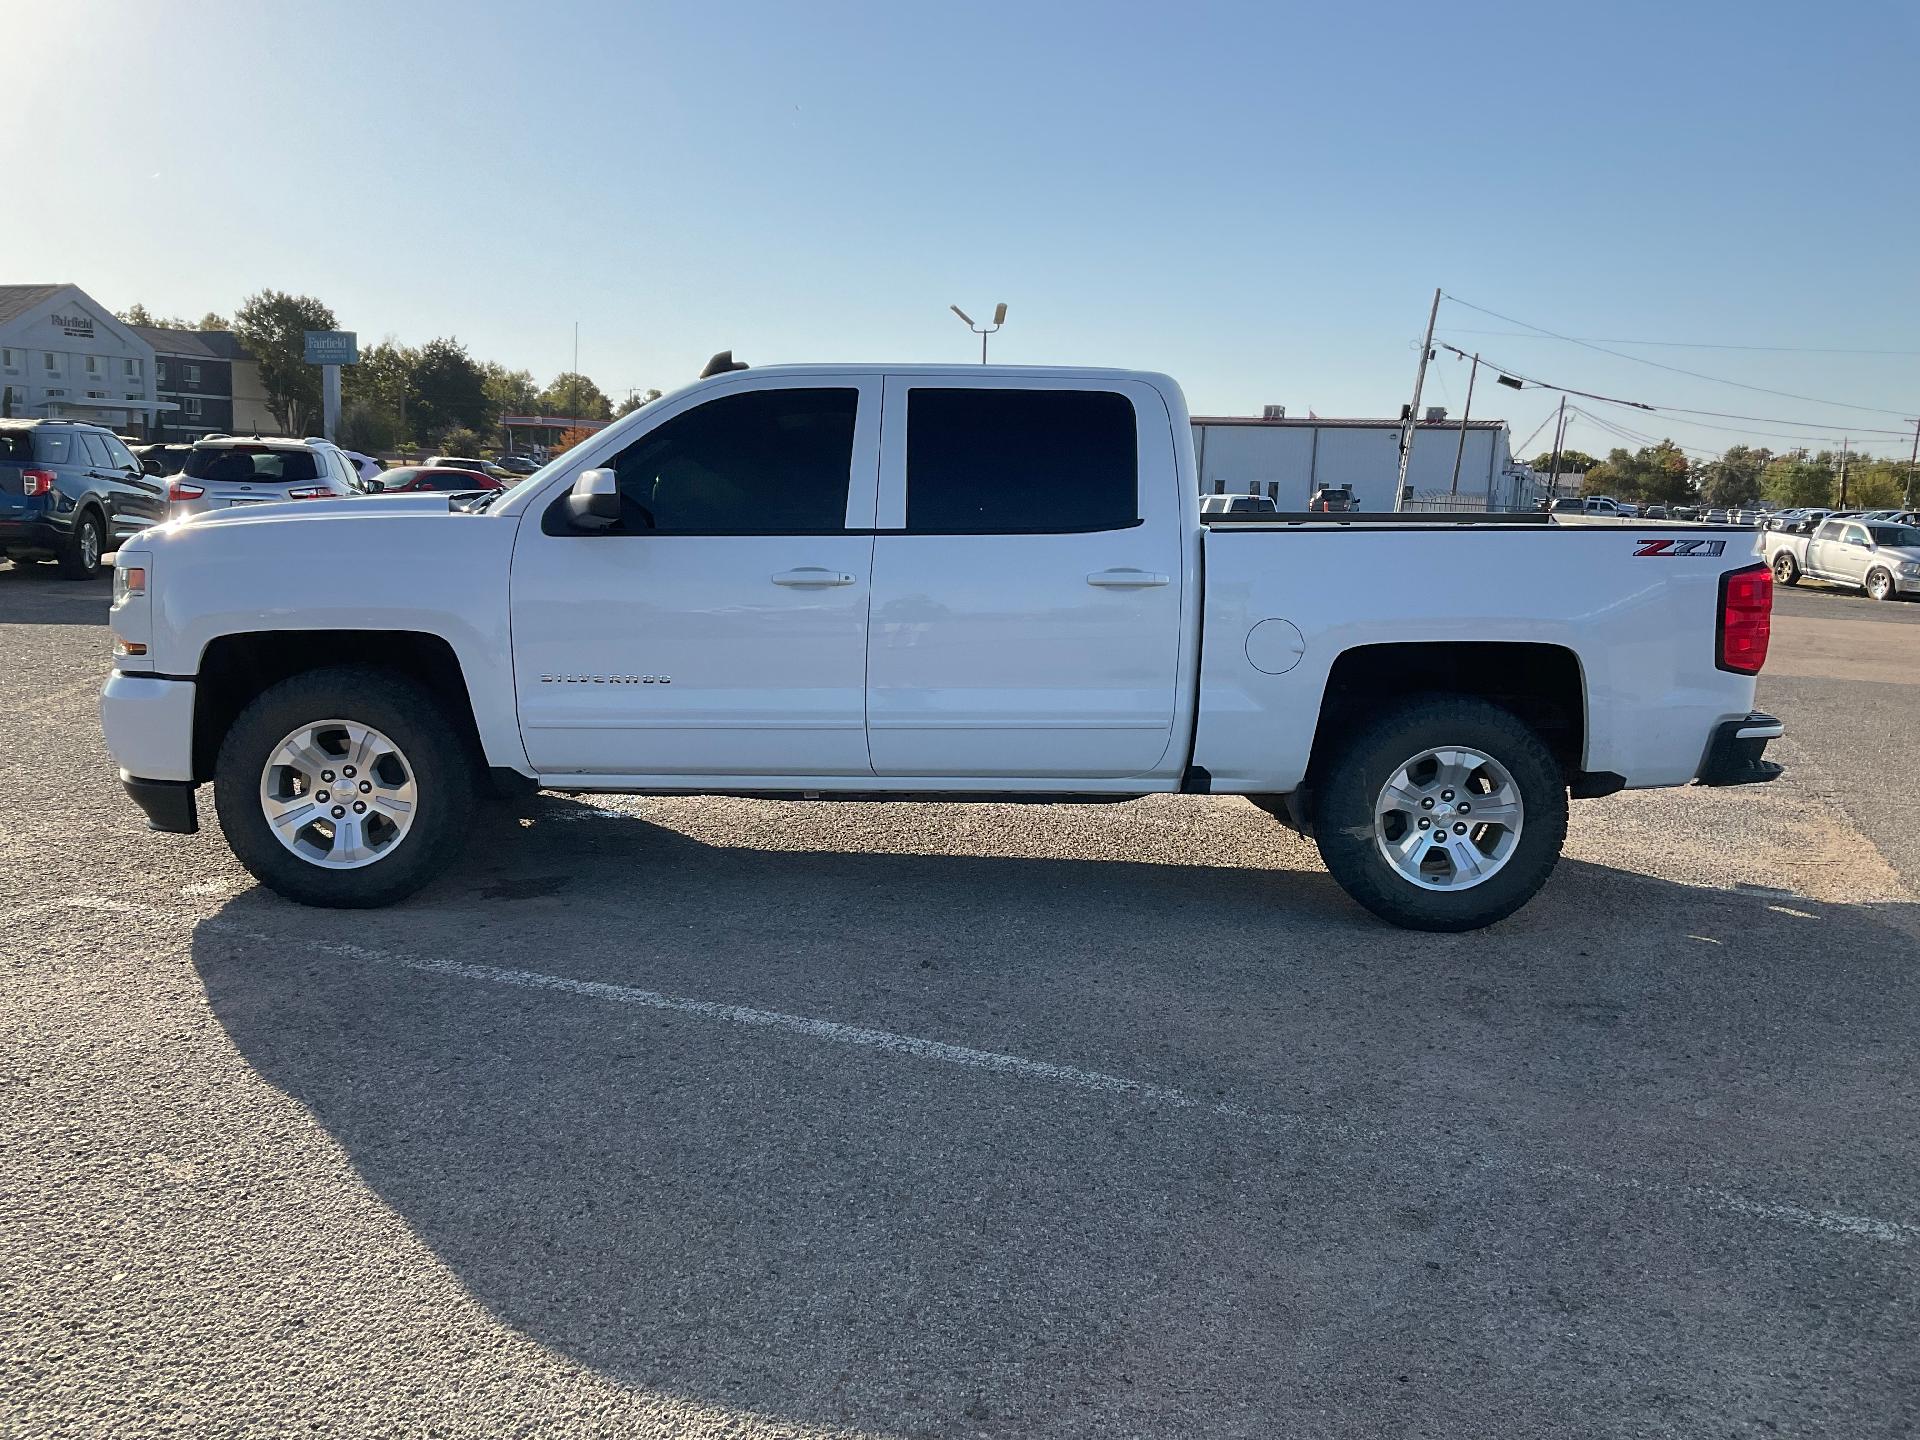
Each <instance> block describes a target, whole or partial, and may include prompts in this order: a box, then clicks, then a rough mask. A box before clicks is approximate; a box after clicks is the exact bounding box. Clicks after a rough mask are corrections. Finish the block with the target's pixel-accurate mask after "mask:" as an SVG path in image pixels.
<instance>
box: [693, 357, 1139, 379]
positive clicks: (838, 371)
mask: <svg viewBox="0 0 1920 1440" xmlns="http://www.w3.org/2000/svg"><path fill="white" fill-rule="evenodd" d="M823 373H824V374H832V375H951V376H954V377H955V378H957V379H973V380H979V379H982V378H986V379H992V378H995V377H998V376H1016V377H1021V378H1027V377H1032V378H1040V379H1047V380H1071V379H1077V378H1085V379H1088V380H1142V381H1145V382H1147V383H1148V384H1156V383H1157V384H1172V383H1173V381H1172V377H1170V376H1167V375H1163V374H1161V373H1159V372H1158V371H1154V370H1119V369H1114V368H1111V367H1102V366H1095V365H965V364H951V365H886V364H873V363H870V362H867V363H860V364H852V365H833V364H821V363H814V362H809V363H807V364H802V365H753V366H749V367H748V368H746V369H745V370H730V371H726V372H723V373H722V374H720V375H715V376H712V377H710V378H712V379H716V380H719V379H724V378H726V376H727V375H739V374H746V375H819V374H823Z"/></svg>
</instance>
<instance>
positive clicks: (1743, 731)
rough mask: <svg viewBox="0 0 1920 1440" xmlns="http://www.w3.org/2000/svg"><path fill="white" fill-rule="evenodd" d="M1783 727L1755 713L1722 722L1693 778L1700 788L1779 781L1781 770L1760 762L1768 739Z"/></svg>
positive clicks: (1760, 712) (1768, 763) (1782, 730)
mask: <svg viewBox="0 0 1920 1440" xmlns="http://www.w3.org/2000/svg"><path fill="white" fill-rule="evenodd" d="M1785 732H1786V727H1785V726H1784V725H1782V724H1781V723H1780V722H1779V721H1778V720H1776V719H1775V718H1774V717H1773V716H1771V715H1768V714H1765V713H1763V712H1762V711H1759V710H1755V711H1754V712H1753V713H1752V714H1750V715H1748V716H1747V717H1746V718H1745V719H1742V720H1725V721H1722V722H1721V723H1720V724H1718V725H1716V726H1714V728H1713V738H1712V739H1711V740H1710V741H1708V742H1707V757H1706V759H1705V760H1703V761H1702V762H1701V764H1700V773H1699V774H1698V775H1696V776H1695V777H1694V779H1695V780H1696V781H1697V782H1698V783H1699V784H1702V785H1764V784H1766V783H1767V782H1768V781H1769V780H1778V779H1779V778H1780V775H1781V772H1782V769H1783V767H1782V766H1780V765H1776V764H1775V763H1774V762H1773V761H1771V760H1765V759H1762V758H1761V757H1762V755H1763V754H1764V753H1765V751H1766V748H1767V742H1768V741H1769V740H1777V739H1779V738H1780V736H1781V735H1783V734H1784V733H1785Z"/></svg>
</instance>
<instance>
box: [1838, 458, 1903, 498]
mask: <svg viewBox="0 0 1920 1440" xmlns="http://www.w3.org/2000/svg"><path fill="white" fill-rule="evenodd" d="M1906 469H1907V467H1906V464H1905V463H1904V462H1895V461H1892V460H1858V459H1856V460H1855V461H1854V462H1853V464H1852V465H1851V466H1850V467H1849V468H1848V472H1847V504H1848V505H1851V506H1854V507H1857V508H1858V509H1861V510H1891V509H1892V508H1893V507H1894V506H1896V505H1902V504H1905V503H1906V494H1907V477H1906Z"/></svg>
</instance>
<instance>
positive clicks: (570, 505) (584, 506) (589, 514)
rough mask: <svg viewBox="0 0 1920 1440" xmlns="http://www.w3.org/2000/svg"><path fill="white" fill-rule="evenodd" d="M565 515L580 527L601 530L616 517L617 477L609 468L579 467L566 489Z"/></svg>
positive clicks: (618, 495)
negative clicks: (587, 468)
mask: <svg viewBox="0 0 1920 1440" xmlns="http://www.w3.org/2000/svg"><path fill="white" fill-rule="evenodd" d="M567 519H569V520H570V521H572V522H573V523H574V524H575V525H576V526H578V527H579V528H580V529H582V530H605V529H608V528H609V527H611V526H612V525H614V524H615V523H616V522H617V521H618V520H619V519H620V477H619V476H618V475H617V474H615V473H614V472H613V471H611V470H582V471H581V472H580V478H579V479H577V480H575V481H574V482H573V488H572V489H571V490H569V491H567Z"/></svg>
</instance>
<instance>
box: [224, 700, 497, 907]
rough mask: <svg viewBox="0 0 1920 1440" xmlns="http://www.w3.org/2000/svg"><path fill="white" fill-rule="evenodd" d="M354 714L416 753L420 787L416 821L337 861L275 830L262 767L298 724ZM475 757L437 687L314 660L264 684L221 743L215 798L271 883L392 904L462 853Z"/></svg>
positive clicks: (330, 902)
mask: <svg viewBox="0 0 1920 1440" xmlns="http://www.w3.org/2000/svg"><path fill="white" fill-rule="evenodd" d="M328 719H339V720H352V721H356V722H358V723H360V724H364V725H370V726H372V727H373V728H375V729H377V730H379V731H381V732H383V733H384V734H385V735H386V736H387V737H388V738H389V739H391V740H392V741H393V742H394V744H396V745H397V746H398V747H399V748H400V750H401V751H402V753H403V754H404V755H405V757H406V763H407V765H408V766H409V767H410V769H411V771H412V775H413V780H414V784H415V786H416V789H417V803H416V809H415V813H414V817H413V820H412V824H411V826H410V828H408V829H407V831H406V833H405V834H404V835H402V836H401V837H400V838H399V840H398V841H396V842H395V843H394V845H393V848H392V850H391V851H390V852H389V853H387V854H385V855H382V856H381V857H380V858H379V859H377V860H374V861H372V862H371V863H369V864H366V865H363V866H361V867H360V868H358V869H328V868H325V867H323V866H320V865H316V864H313V863H312V862H310V861H308V860H304V859H302V858H301V857H300V856H298V855H296V854H294V853H293V851H291V850H289V849H288V848H287V847H286V846H285V845H283V844H281V843H280V840H279V838H278V837H277V836H276V835H275V834H274V832H273V827H272V825H271V824H270V823H269V822H268V820H267V817H266V815H265V814H264V813H263V812H262V809H261V805H260V783H261V774H262V771H263V770H264V769H265V768H266V764H267V761H268V759H269V757H270V756H271V755H272V752H273V748H274V747H275V746H277V745H278V744H279V743H280V741H281V739H282V738H283V737H285V736H286V735H288V734H289V733H290V732H292V731H293V730H294V729H295V728H296V727H298V726H300V725H302V724H306V723H309V722H313V721H318V720H328ZM473 770H474V766H473V760H472V756H471V753H470V751H469V748H468V746H467V744H466V742H465V740H464V739H463V737H462V735H461V733H460V729H459V726H458V724H457V723H456V722H455V720H454V719H453V717H451V716H449V715H448V714H447V712H446V709H445V707H444V706H442V705H441V704H440V703H439V702H438V701H437V700H435V699H434V697H433V695H432V694H431V693H430V692H429V691H427V690H426V689H424V688H422V687H421V686H419V685H417V684H415V683H414V682H413V681H411V680H409V679H407V678H406V677H405V676H403V675H399V674H397V673H395V672H393V671H391V670H381V669H376V668H373V667H370V666H355V665H343V666H337V667H333V668H329V669H324V670H310V671H307V672H306V673H304V674H301V675H295V676H293V677H292V678H291V679H288V680H283V681H281V682H280V683H279V684H277V685H274V686H271V687H269V688H268V689H266V690H264V691H262V692H261V693H260V695H259V696H257V697H256V698H255V699H254V701H253V702H252V703H251V704H250V705H248V706H247V707H246V709H244V710H242V711H241V712H240V715H239V717H238V718H237V719H236V720H235V721H234V722H233V726H232V728H231V729H229V730H228V731H227V736H226V739H225V740H224V741H222V742H221V745H220V755H219V759H218V761H217V762H216V767H215V771H214V782H213V799H214V808H215V810H216V811H217V812H218V814H219V816H220V828H221V829H222V830H223V831H224V832H225V833H226V837H227V844H228V845H230V846H231V847H232V848H233V853H234V854H235V855H237V856H238V857H239V859H240V863H241V864H242V865H245V866H246V867H247V869H248V870H249V871H250V872H252V874H253V876H254V878H255V879H256V880H258V881H259V882H260V883H261V884H262V885H265V886H266V887H267V888H268V889H269V890H272V891H274V892H276V893H277V894H280V895H284V896H285V897H286V898H287V899H289V900H297V901H299V902H300V903H301V904H303V905H322V906H328V907H333V908H343V909H367V908H371V907H374V906H379V905H391V904H392V903H393V902H394V901H396V900H401V899H404V898H406V897H407V896H408V895H411V894H413V892H414V891H416V890H418V889H420V887H421V886H423V885H425V884H427V883H428V882H429V881H430V880H432V879H433V878H434V877H435V876H436V875H438V874H439V873H440V872H441V871H442V870H443V869H445V868H446V866H447V865H448V863H449V862H450V861H451V860H452V859H453V857H454V855H455V854H456V853H457V852H458V850H459V848H460V846H461V844H462V842H463V841H464V838H465V836H466V832H467V825H468V821H469V818H470V817H471V815H472V812H473V798H474V788H475V777H474V773H473Z"/></svg>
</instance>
